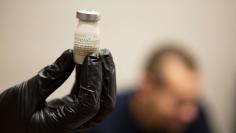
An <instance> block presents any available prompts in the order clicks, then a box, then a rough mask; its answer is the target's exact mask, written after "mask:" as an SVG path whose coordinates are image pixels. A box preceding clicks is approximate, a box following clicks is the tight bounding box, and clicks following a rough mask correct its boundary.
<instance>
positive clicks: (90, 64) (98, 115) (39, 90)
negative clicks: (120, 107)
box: [0, 49, 116, 133]
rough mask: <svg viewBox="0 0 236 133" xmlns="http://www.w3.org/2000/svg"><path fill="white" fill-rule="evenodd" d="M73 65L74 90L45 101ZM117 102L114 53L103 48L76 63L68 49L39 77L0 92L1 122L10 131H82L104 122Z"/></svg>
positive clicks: (69, 72)
mask: <svg viewBox="0 0 236 133" xmlns="http://www.w3.org/2000/svg"><path fill="white" fill-rule="evenodd" d="M74 68H75V70H76V78H75V83H74V85H73V87H72V90H71V93H70V94H68V95H66V96H65V97H63V98H61V99H55V100H52V101H49V102H46V98H47V97H48V96H49V95H50V94H51V93H53V92H54V91H55V90H56V89H57V88H58V87H59V86H60V85H61V84H63V83H64V81H65V80H66V79H67V78H68V77H69V76H70V74H71V73H72V71H73V70H74ZM115 102H116V75H115V65H114V62H113V59H112V55H111V53H110V52H109V51H108V50H106V49H103V50H101V51H100V52H99V53H92V54H90V55H88V56H87V57H86V58H85V60H84V63H83V64H81V65H77V64H75V63H74V61H73V51H72V50H67V51H65V52H64V53H63V54H62V55H61V56H60V57H59V58H58V59H57V60H56V61H55V62H54V63H53V64H51V65H49V66H46V67H45V68H43V69H42V70H41V71H40V72H39V73H38V74H37V75H36V76H34V77H33V78H31V79H29V80H28V81H26V82H23V83H21V84H19V85H16V86H14V87H12V88H10V89H8V90H6V91H5V92H3V93H2V94H1V95H0V108H1V111H0V116H1V118H3V119H1V120H0V121H1V123H0V124H2V123H3V125H4V128H3V129H5V130H8V131H7V132H9V130H11V129H12V130H17V132H24V133H25V132H30V133H31V132H32V133H42V132H43V133H51V132H54V133H71V132H83V131H86V130H87V129H89V128H90V127H92V126H94V125H95V124H96V123H98V122H100V121H102V120H103V119H104V118H105V117H106V116H107V115H108V114H109V113H110V112H111V111H112V110H113V109H114V107H115ZM4 120H5V121H4ZM9 120H10V122H9V125H8V121H9ZM6 121H7V122H6ZM14 125H15V126H16V128H15V129H14ZM10 127H11V128H10ZM18 128H19V129H18ZM0 130H1V129H0ZM1 133H4V132H1Z"/></svg>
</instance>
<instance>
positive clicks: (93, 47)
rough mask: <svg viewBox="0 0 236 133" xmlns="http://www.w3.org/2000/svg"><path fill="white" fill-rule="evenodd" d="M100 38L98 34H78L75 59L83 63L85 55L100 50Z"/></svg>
mask: <svg viewBox="0 0 236 133" xmlns="http://www.w3.org/2000/svg"><path fill="white" fill-rule="evenodd" d="M99 43H100V40H99V38H98V36H97V35H88V34H81V33H80V34H77V35H75V42H74V54H75V55H74V60H75V62H76V63H78V64H82V63H83V61H84V58H85V56H87V55H88V54H90V53H92V52H96V51H98V50H99Z"/></svg>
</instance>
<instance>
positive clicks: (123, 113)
mask: <svg viewBox="0 0 236 133" xmlns="http://www.w3.org/2000/svg"><path fill="white" fill-rule="evenodd" d="M132 95H133V92H132V91H129V92H123V93H120V94H119V95H118V96H117V103H116V108H115V110H114V111H113V112H112V113H111V114H110V115H109V116H108V117H107V118H106V119H105V120H104V121H103V122H101V123H99V124H98V125H97V126H96V127H94V128H92V129H91V130H89V133H100V132H102V133H110V132H114V131H116V132H121V130H122V128H124V126H126V124H125V122H128V121H129V119H128V117H129V111H128V103H129V100H130V98H131V97H132Z"/></svg>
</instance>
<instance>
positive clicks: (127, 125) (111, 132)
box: [89, 92, 210, 133]
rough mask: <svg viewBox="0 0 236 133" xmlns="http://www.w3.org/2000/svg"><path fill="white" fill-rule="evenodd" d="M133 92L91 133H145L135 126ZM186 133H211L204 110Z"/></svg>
mask: <svg viewBox="0 0 236 133" xmlns="http://www.w3.org/2000/svg"><path fill="white" fill-rule="evenodd" d="M132 94H133V93H132V92H129V93H125V94H123V95H120V96H118V98H117V104H116V109H115V111H114V112H113V113H112V114H111V115H110V116H108V118H107V119H105V120H104V121H103V122H102V123H100V124H99V125H97V126H96V127H95V128H92V129H91V130H89V133H145V132H144V131H142V129H141V128H140V127H139V126H138V125H137V124H135V121H134V118H133V116H132V114H131V112H130V111H129V108H128V106H129V105H128V103H129V101H130V98H131V97H132ZM185 133H210V130H209V126H208V123H207V120H206V118H205V115H204V112H203V109H202V108H200V107H199V112H198V116H197V119H196V120H195V121H194V122H193V123H192V124H190V125H189V126H188V127H187V130H186V132H185Z"/></svg>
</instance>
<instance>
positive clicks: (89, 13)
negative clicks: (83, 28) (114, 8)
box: [76, 9, 101, 22]
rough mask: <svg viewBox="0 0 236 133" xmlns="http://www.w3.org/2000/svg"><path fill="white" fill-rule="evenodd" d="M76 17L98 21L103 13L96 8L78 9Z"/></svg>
mask: <svg viewBox="0 0 236 133" xmlns="http://www.w3.org/2000/svg"><path fill="white" fill-rule="evenodd" d="M76 17H77V18H78V19H79V20H82V21H91V22H96V21H99V20H100V19H101V14H100V13H99V12H97V11H95V10H88V9H86V10H78V11H77V12H76Z"/></svg>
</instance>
